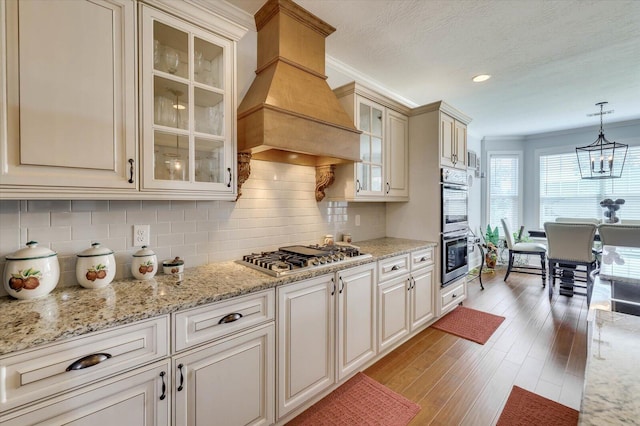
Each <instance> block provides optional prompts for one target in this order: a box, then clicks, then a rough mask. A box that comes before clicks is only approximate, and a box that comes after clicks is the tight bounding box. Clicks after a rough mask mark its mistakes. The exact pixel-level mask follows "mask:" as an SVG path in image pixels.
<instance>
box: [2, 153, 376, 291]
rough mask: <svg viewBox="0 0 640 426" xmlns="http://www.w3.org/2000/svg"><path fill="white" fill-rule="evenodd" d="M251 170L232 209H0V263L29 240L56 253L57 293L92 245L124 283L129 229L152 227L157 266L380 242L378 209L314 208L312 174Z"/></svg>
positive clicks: (213, 205)
mask: <svg viewBox="0 0 640 426" xmlns="http://www.w3.org/2000/svg"><path fill="white" fill-rule="evenodd" d="M251 168H252V173H251V177H250V178H249V180H248V181H247V182H246V183H245V185H244V186H243V195H242V197H241V198H240V199H239V200H238V202H228V201H155V200H154V201H91V200H82V201H60V202H58V201H42V202H40V201H38V202H31V201H29V202H27V201H22V202H20V201H12V200H3V201H0V228H1V229H2V238H1V239H0V256H6V254H9V253H12V252H14V251H16V250H17V249H19V248H20V247H21V246H24V244H25V243H26V241H28V240H29V239H35V240H36V241H39V242H40V243H41V244H42V245H43V246H46V247H50V248H51V249H52V250H54V251H56V252H57V253H58V256H59V260H60V261H61V266H62V269H63V271H62V274H61V284H59V285H60V286H68V285H76V281H75V263H76V254H77V253H79V252H81V251H83V250H85V249H87V248H89V247H90V245H91V242H94V241H96V240H99V242H100V243H102V244H103V246H105V247H109V248H110V249H112V250H114V251H115V252H116V258H117V262H116V263H117V273H116V276H117V277H118V278H124V277H130V276H131V272H130V267H131V256H132V254H133V253H134V252H135V251H136V250H138V248H137V247H133V245H132V244H133V241H132V239H133V228H132V226H133V225H134V224H149V225H151V226H150V231H151V238H150V248H151V249H152V250H153V251H154V252H155V253H156V255H157V256H158V260H159V261H162V260H166V259H170V258H173V257H175V256H180V257H182V258H183V259H185V263H186V265H187V267H191V266H197V265H200V264H203V263H207V262H215V261H224V260H236V259H240V258H242V255H244V254H247V253H250V252H255V251H260V250H271V249H274V248H278V247H282V246H285V245H292V244H316V243H321V242H322V240H323V237H324V235H325V234H334V235H336V236H339V235H342V233H343V232H345V230H346V231H348V232H351V234H352V235H353V238H354V241H356V242H357V241H358V240H362V239H369V238H377V237H382V236H384V235H385V205H384V203H351V204H349V203H346V202H335V201H331V202H328V201H323V202H320V203H317V202H316V201H315V169H314V168H313V167H304V166H293V165H286V164H280V163H269V162H263V161H252V163H251ZM356 214H359V215H360V216H361V226H359V227H355V224H354V217H355V215H356ZM32 237H35V238H32ZM0 266H2V265H0ZM0 294H1V293H0Z"/></svg>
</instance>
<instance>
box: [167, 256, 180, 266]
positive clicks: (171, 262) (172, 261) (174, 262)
mask: <svg viewBox="0 0 640 426" xmlns="http://www.w3.org/2000/svg"><path fill="white" fill-rule="evenodd" d="M180 265H184V260H182V259H180V258H179V257H177V256H176V258H175V259H168V260H163V261H162V266H180Z"/></svg>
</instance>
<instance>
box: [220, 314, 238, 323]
mask: <svg viewBox="0 0 640 426" xmlns="http://www.w3.org/2000/svg"><path fill="white" fill-rule="evenodd" d="M240 318H242V314H241V313H240V312H234V313H232V314H229V315H225V316H223V317H222V318H220V321H218V324H226V323H229V322H234V321H238V320H239V319H240Z"/></svg>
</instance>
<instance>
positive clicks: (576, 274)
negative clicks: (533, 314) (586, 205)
mask: <svg viewBox="0 0 640 426" xmlns="http://www.w3.org/2000/svg"><path fill="white" fill-rule="evenodd" d="M544 230H545V233H546V235H547V253H548V256H547V259H548V262H549V281H550V285H549V300H551V298H552V296H553V287H554V286H555V284H556V278H557V279H559V280H560V290H559V293H560V294H561V295H564V296H569V297H572V296H573V295H574V294H579V295H586V296H587V299H588V300H587V301H588V302H589V299H590V297H589V295H590V292H591V286H592V285H593V282H592V278H591V276H590V274H591V272H592V271H593V270H594V269H595V268H596V256H595V255H594V253H593V250H592V247H593V239H594V237H595V234H596V225H595V224H593V223H561V222H545V224H544ZM576 282H580V283H585V285H584V286H582V285H576ZM576 287H582V288H585V290H586V291H585V293H578V292H576V291H575V288H576Z"/></svg>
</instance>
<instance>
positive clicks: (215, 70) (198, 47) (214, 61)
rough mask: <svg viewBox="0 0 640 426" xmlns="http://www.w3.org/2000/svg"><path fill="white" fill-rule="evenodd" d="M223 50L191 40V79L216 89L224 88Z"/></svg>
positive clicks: (200, 41)
mask: <svg viewBox="0 0 640 426" xmlns="http://www.w3.org/2000/svg"><path fill="white" fill-rule="evenodd" d="M223 52H224V51H223V49H222V47H220V46H216V45H215V44H213V43H209V42H208V41H205V40H202V39H200V38H198V37H195V38H194V40H193V79H194V80H195V81H196V82H198V83H201V84H206V85H207V86H212V87H216V88H222V87H224V81H223V80H224V73H223V72H222V70H223V69H224V62H223V61H224V55H223Z"/></svg>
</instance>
